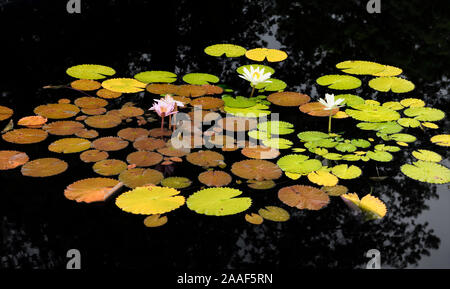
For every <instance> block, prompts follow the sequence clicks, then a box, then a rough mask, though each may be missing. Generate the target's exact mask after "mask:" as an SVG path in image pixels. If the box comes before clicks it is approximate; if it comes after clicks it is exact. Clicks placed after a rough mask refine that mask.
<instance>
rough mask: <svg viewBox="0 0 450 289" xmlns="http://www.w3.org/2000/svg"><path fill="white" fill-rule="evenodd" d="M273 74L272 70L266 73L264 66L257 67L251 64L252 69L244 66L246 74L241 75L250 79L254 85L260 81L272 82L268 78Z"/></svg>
mask: <svg viewBox="0 0 450 289" xmlns="http://www.w3.org/2000/svg"><path fill="white" fill-rule="evenodd" d="M271 75H272V73H270V72H267V73H264V68H261V67H257V68H256V69H255V68H254V67H253V66H250V71H249V70H248V69H247V68H246V67H244V74H241V75H239V77H241V78H243V79H245V80H247V81H250V83H251V84H252V86H253V87H254V86H256V85H258V84H260V83H269V82H272V81H270V80H268V79H269V78H270V76H271Z"/></svg>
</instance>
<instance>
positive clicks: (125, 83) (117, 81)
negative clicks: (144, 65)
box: [102, 78, 146, 93]
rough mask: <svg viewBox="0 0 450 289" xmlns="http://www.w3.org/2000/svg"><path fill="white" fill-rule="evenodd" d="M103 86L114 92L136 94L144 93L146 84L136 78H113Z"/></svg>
mask: <svg viewBox="0 0 450 289" xmlns="http://www.w3.org/2000/svg"><path fill="white" fill-rule="evenodd" d="M102 86H103V88H106V89H108V90H111V91H114V92H121V93H135V92H141V91H144V89H145V87H146V84H145V83H143V82H140V81H138V80H136V79H134V78H112V79H108V80H105V81H103V82H102Z"/></svg>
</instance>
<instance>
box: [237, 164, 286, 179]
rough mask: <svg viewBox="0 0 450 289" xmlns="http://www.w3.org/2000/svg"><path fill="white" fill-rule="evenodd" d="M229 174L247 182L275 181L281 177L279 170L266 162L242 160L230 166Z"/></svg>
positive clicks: (274, 165)
mask: <svg viewBox="0 0 450 289" xmlns="http://www.w3.org/2000/svg"><path fill="white" fill-rule="evenodd" d="M231 172H232V173H233V174H235V175H236V176H238V177H241V178H243V179H249V180H257V181H264V180H276V179H278V178H280V177H281V175H282V171H281V169H280V168H279V167H278V166H277V165H276V164H274V163H272V162H269V161H266V160H243V161H240V162H236V163H234V164H233V165H232V166H231Z"/></svg>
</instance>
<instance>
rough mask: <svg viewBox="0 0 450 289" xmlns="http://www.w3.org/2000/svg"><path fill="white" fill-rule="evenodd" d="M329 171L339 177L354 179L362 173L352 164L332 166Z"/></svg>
mask: <svg viewBox="0 0 450 289" xmlns="http://www.w3.org/2000/svg"><path fill="white" fill-rule="evenodd" d="M331 172H332V173H333V175H335V176H336V177H338V178H340V179H355V178H357V177H359V176H360V175H361V173H362V171H361V169H360V168H359V167H357V166H353V165H351V166H348V165H347V164H342V165H337V166H334V167H333V168H332V169H331Z"/></svg>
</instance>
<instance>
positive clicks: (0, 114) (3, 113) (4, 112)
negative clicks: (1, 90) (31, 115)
mask: <svg viewBox="0 0 450 289" xmlns="http://www.w3.org/2000/svg"><path fill="white" fill-rule="evenodd" d="M13 114H14V111H13V110H12V109H10V108H9V107H6V106H3V105H0V121H2V120H5V119H8V118H10V117H11V116H12V115H13Z"/></svg>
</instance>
